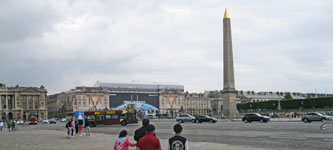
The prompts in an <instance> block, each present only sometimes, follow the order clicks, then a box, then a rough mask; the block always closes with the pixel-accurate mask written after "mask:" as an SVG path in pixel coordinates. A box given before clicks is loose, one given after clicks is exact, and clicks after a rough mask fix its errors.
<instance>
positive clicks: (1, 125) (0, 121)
mask: <svg viewBox="0 0 333 150" xmlns="http://www.w3.org/2000/svg"><path fill="white" fill-rule="evenodd" d="M2 127H3V121H2V120H0V131H1V132H2Z"/></svg>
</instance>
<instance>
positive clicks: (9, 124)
mask: <svg viewBox="0 0 333 150" xmlns="http://www.w3.org/2000/svg"><path fill="white" fill-rule="evenodd" d="M6 122H7V128H8V132H10V127H11V123H10V121H9V120H6Z"/></svg>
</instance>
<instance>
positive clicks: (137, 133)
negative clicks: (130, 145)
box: [134, 119, 156, 142]
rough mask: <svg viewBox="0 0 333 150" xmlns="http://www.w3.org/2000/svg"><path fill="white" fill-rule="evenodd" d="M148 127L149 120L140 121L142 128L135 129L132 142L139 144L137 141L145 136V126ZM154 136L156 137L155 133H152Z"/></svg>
mask: <svg viewBox="0 0 333 150" xmlns="http://www.w3.org/2000/svg"><path fill="white" fill-rule="evenodd" d="M148 125H149V119H143V120H142V127H141V128H139V129H137V130H136V131H135V134H134V140H135V141H136V142H139V140H140V139H141V138H142V137H143V136H145V135H146V130H147V126H148ZM154 136H156V135H155V133H154Z"/></svg>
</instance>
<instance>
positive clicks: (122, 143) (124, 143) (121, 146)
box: [114, 130, 136, 150]
mask: <svg viewBox="0 0 333 150" xmlns="http://www.w3.org/2000/svg"><path fill="white" fill-rule="evenodd" d="M126 135H127V131H126V130H122V131H120V133H119V138H118V139H117V141H116V143H115V144H114V150H128V146H132V147H134V146H136V143H131V142H130V141H129V140H128V138H126Z"/></svg>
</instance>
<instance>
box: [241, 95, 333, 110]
mask: <svg viewBox="0 0 333 150" xmlns="http://www.w3.org/2000/svg"><path fill="white" fill-rule="evenodd" d="M279 103H280V110H290V109H300V108H302V109H313V108H333V97H323V98H308V99H284V100H280V102H279V101H278V100H272V101H264V102H249V103H243V104H237V109H238V110H239V111H247V110H255V109H260V110H277V109H279V108H278V107H279Z"/></svg>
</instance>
